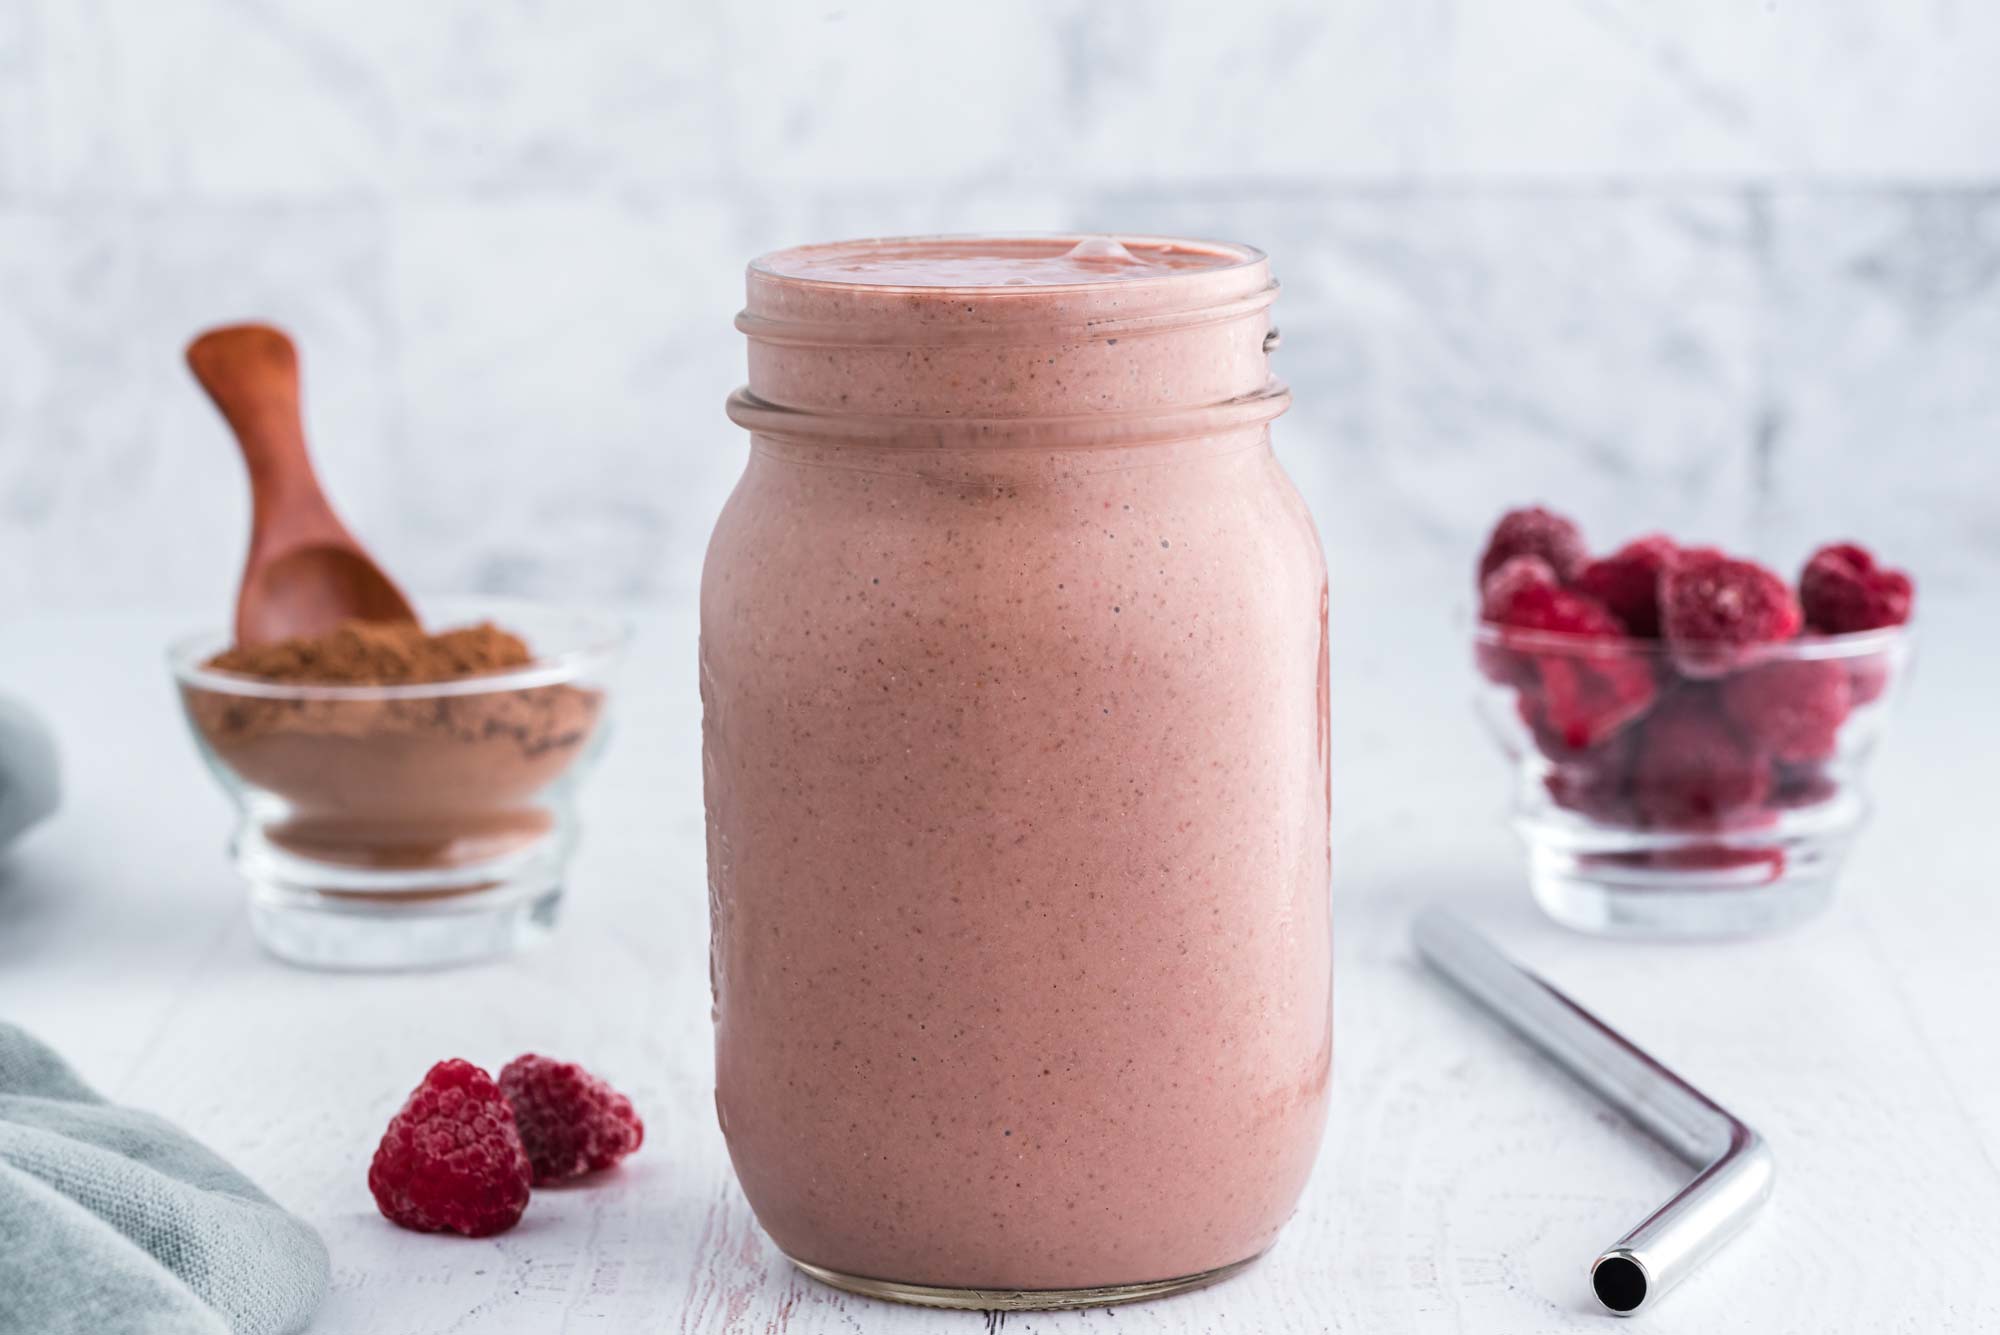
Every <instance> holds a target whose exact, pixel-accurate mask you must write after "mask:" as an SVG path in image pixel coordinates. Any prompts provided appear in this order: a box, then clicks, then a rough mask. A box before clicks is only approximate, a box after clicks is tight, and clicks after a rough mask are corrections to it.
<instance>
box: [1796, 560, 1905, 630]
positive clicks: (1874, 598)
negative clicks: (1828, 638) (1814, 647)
mask: <svg viewBox="0 0 2000 1335" xmlns="http://www.w3.org/2000/svg"><path fill="white" fill-rule="evenodd" d="M1915 598H1916V585H1915V584H1914V583H1913V582H1912V581H1911V579H1910V577H1909V576H1908V575H1906V574H1904V573H1903V572H1902V571H1900V570H1890V569H1887V568H1886V567H1883V566H1880V565H1877V564H1876V562H1875V554H1874V553H1873V552H1871V551H1869V550H1868V549H1867V548H1866V547H1863V546H1861V545H1859V544H1858V543H1852V542H1839V543H1834V544H1833V545H1832V546H1828V547H1822V548H1820V549H1819V550H1818V551H1816V552H1814V553H1813V554H1812V558H1811V559H1810V560H1808V561H1807V562H1806V566H1805V569H1804V570H1803V571H1801V572H1800V574H1799V602H1800V604H1801V605H1802V606H1803V607H1804V610H1805V618H1806V624H1807V625H1809V626H1811V627H1812V628H1813V629H1814V630H1819V631H1825V632H1826V633H1827V634H1829V635H1843V634H1846V633H1848V632H1850V631H1861V630H1880V629H1881V628H1883V627H1884V626H1900V625H1902V624H1903V623H1904V622H1906V621H1908V620H1909V619H1910V607H1911V604H1912V603H1913V602H1914V601H1915Z"/></svg>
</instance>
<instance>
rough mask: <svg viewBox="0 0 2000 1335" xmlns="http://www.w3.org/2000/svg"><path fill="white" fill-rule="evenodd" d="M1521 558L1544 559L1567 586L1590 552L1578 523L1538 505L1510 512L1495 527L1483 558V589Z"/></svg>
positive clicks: (1480, 559) (1480, 573) (1480, 579)
mask: <svg viewBox="0 0 2000 1335" xmlns="http://www.w3.org/2000/svg"><path fill="white" fill-rule="evenodd" d="M1517 556H1539V557H1541V558H1542V559H1543V560H1544V561H1547V562H1548V563H1549V567H1550V568H1551V569H1553V570H1554V571H1555V572H1556V578H1557V579H1558V580H1560V581H1562V582H1563V583H1565V584H1567V583H1568V582H1569V581H1570V580H1571V579H1574V578H1575V577H1576V572H1577V571H1578V570H1579V569H1581V568H1582V566H1583V563H1584V562H1585V561H1586V560H1588V559H1589V556H1590V549H1589V548H1587V547H1586V546H1585V545H1584V542H1583V532H1582V531H1581V530H1580V529H1578V528H1577V526H1576V525H1575V524H1574V523H1572V522H1571V521H1569V520H1567V519H1565V518H1563V517H1562V516H1561V515H1559V514H1555V513H1553V512H1551V511H1548V510H1544V509H1542V508H1541V507H1540V506H1539V505H1537V506H1531V507H1530V508H1528V509H1525V510H1509V511H1508V512H1507V513H1506V514H1504V515H1502V516H1500V522H1499V523H1498V524H1496V525H1494V526H1493V536H1492V537H1490V538H1488V539H1487V540H1486V551H1485V552H1484V554H1482V555H1481V556H1480V558H1479V582H1480V584H1481V586H1482V587H1483V586H1484V585H1485V583H1486V580H1487V577H1488V576H1490V575H1492V573H1493V572H1494V571H1496V570H1498V569H1499V568H1500V567H1501V566H1503V565H1505V564H1507V562H1508V561H1510V560H1512V559H1513V558H1515V557H1517Z"/></svg>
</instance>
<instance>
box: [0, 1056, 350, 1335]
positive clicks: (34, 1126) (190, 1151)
mask: <svg viewBox="0 0 2000 1335" xmlns="http://www.w3.org/2000/svg"><path fill="white" fill-rule="evenodd" d="M326 1282H327V1260H326V1246H325V1244H323V1243H322V1242H320V1240H319V1235H318V1234H317V1233H315V1232H313V1230H312V1229H311V1228H310V1227H308V1226H307V1225H306V1224H304V1223H303V1222H301V1221H300V1220H297V1219H294V1218H293V1217H292V1216H290V1215H288V1214H286V1213H285V1212H284V1211H283V1210H281V1209H279V1208H278V1207H277V1205H276V1204H274V1203H273V1202H272V1201H271V1199H270V1198H269V1197H267V1196H265V1195H264V1193H263V1192H261V1191H259V1190H257V1188H256V1187H254V1186H252V1185H251V1183H250V1181H249V1179H248V1178H245V1177H244V1176H243V1175H242V1174H241V1173H238V1172H237V1171H236V1170H235V1169H234V1168H231V1167H230V1166H229V1165H228V1164H226V1163H224V1162H223V1161H222V1160H221V1159H219V1158H217V1157H216V1156H215V1155H214V1154H212V1153H210V1152H209V1151H208V1150H206V1149H204V1148H203V1147H202V1146H200V1145H198V1144H196V1143H195V1142H194V1141H193V1140H191V1139H189V1138H188V1136H187V1135H186V1133H184V1132H182V1131H181V1130H179V1129H178V1128H176V1127H174V1126H172V1125H171V1124H169V1123H168V1122H166V1121H164V1120H162V1119H160V1118H158V1117H155V1116H153V1115H152V1114H151V1113H144V1112H138V1111H136V1110H134V1109H131V1108H120V1107H117V1106H115V1105H113V1104H109V1103H106V1102H105V1101H104V1100H103V1099H102V1098H99V1097H98V1096H97V1094H96V1093H95V1092H93V1091H92V1090H91V1089H90V1087H89V1086H87V1085H85V1084H84V1083H83V1081H81V1080H79V1079H77V1077H76V1074H75V1072H73V1071H71V1070H70V1069H69V1067H68V1066H67V1065H66V1064H65V1063H64V1062H63V1060H62V1058H60V1057H58V1056H57V1055H56V1054H55V1053H53V1052H51V1051H50V1050H49V1049H48V1048H46V1047H44V1046H43V1045H42V1044H40V1043H38V1042H36V1041H35V1040H34V1039H32V1038H30V1037H28V1035H27V1034H25V1033H23V1032H22V1031H21V1030H20V1029H18V1028H16V1027H15V1026H13V1025H10V1024H6V1023H4V1022H0V1335H71V1333H72V1332H74V1333H75V1335H86V1333H87V1335H127V1332H130V1335H142V1333H143V1335H229V1333H230V1332H234V1333H235V1335H283V1332H287V1331H297V1330H303V1329H304V1328H305V1326H306V1323H307V1322H309V1321H310V1320H312V1315H313V1312H314V1311H316V1310H317V1309H318V1307H319V1303H320V1299H321V1298H322V1297H324V1296H325V1294H326Z"/></svg>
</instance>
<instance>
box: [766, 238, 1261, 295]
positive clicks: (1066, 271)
mask: <svg viewBox="0 0 2000 1335" xmlns="http://www.w3.org/2000/svg"><path fill="white" fill-rule="evenodd" d="M1261 258H1263V257H1262V256H1261V255H1260V254H1259V253H1258V252H1257V251H1254V250H1251V249H1250V248H1248V247H1244V246H1231V245H1226V244H1222V243H1199V242H1189V241H1177V240H1163V239H1155V238H1145V237H1124V238H1119V237H1109V236H1084V237H1077V236H1022V237H949V236H946V237H894V238H885V239H879V240H867V241H842V242H837V243H835V244H832V245H822V246H800V247H797V248H795V249H792V250H780V251H776V252H774V253H772V254H769V255H766V256H764V257H763V258H762V259H760V260H758V261H757V262H756V264H755V266H753V267H755V268H758V269H762V270H763V271H765V272H767V273H770V274H774V275H777V276H780V277H784V278H798V279H805V280H807V281H810V282H819V283H841V284H852V285H856V286H866V287H936V288H996V287H999V288H1006V287H1073V286H1078V285H1083V284H1095V283H1116V282H1128V281H1132V280H1135V279H1150V278H1165V277H1171V276H1173V275H1175V274H1182V273H1193V272H1199V271H1205V270H1215V269H1233V268H1237V267H1239V266H1242V265H1245V264H1251V263H1255V262H1256V261H1257V260H1259V259H1261Z"/></svg>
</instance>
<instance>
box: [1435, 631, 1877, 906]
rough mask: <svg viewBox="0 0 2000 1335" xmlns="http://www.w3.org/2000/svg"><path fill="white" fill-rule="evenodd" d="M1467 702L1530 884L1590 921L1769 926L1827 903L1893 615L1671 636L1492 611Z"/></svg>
mask: <svg viewBox="0 0 2000 1335" xmlns="http://www.w3.org/2000/svg"><path fill="white" fill-rule="evenodd" d="M1473 640H1474V659H1475V662H1476V664H1477V666H1478V669H1479V674H1480V676H1481V677H1482V678H1483V679H1484V681H1483V684H1482V686H1481V688H1480V691H1479V696H1478V704H1479V712H1480V715H1481V717H1482V718H1483V719H1484V720H1485V722H1486V724H1487V726H1488V728H1489V730H1490V731H1491V732H1492V733H1493V735H1494V737H1495V738H1496V739H1497V740H1498V741H1499V743H1500V746H1501V748H1502V749H1503V750H1504V751H1505V752H1506V754H1507V756H1508V758H1509V759H1510V760H1511V761H1513V763H1514V768H1515V772H1516V776H1517V787H1516V793H1515V800H1514V824H1515V827H1516V828H1517V829H1518V830H1519V832H1520V834H1521V837H1522V839H1523V840H1524V841H1525V842H1526V844H1527V847H1528V876H1529V883H1530V885H1531V887H1532V889H1533V891H1534V895H1535V899H1536V901H1537V902H1538V903H1539V904H1540V905H1541V906H1542V908H1543V910H1544V911H1545V912H1547V913H1548V914H1549V916H1550V917H1552V918H1554V919H1556V921H1558V922H1561V923H1564V924H1565V925H1567V926H1570V927H1574V928H1577V929H1580V930H1582V931H1586V932H1594V933H1598V934H1602V935H1627V936H1652V937H1665V936H1680V937H1715V936H1736V935H1747V934H1752V933H1757V932H1765V931H1773V930H1776V929H1779V928H1782V927H1785V926H1788V925H1790V924H1792V923H1795V922H1798V921H1800V920H1802V919H1804V918H1806V917H1809V916H1811V915H1812V914H1813V913H1815V912H1817V911H1819V910H1820V909H1821V908H1823V907H1825V905H1826V904H1827V903H1829V902H1830V900H1831V898H1832V894H1833V886H1834V881H1835V878H1836V876H1837V875H1838V873H1839V870H1840V865H1841V862H1842V860H1843V858H1844V857H1845V855H1846V852H1847V848H1848V844H1849V842H1850V841H1851V840H1852V838H1853V837H1854V834H1855V831H1856V830H1857V829H1859V827H1860V826H1861V824H1862V821H1863V818H1864V817H1865V815H1866V812H1867V796H1866V786H1865V784H1866V776H1867V767H1868V760H1869V757H1870V755H1871V754H1872V753H1873V751H1874V749H1875V746H1876V743H1877V742H1879V741H1880V740H1881V737H1882V734H1883V732H1884V729H1885V727H1886V725H1887V721H1888V715H1889V710H1890V707H1891V705H1892V703H1893V702H1894V699H1895V697H1896V695H1897V694H1898V693H1899V690H1900V688H1901V687H1902V684H1903V682H1904V679H1905V678H1906V677H1907V675H1908V672H1909V667H1910V662H1911V657H1912V652H1913V649H1914V636H1913V633H1912V632H1911V630H1910V629H1909V628H1908V627H1891V628H1889V629H1886V630H1876V631H1866V632H1861V633H1857V634H1851V635H1827V636H1806V637H1804V638H1801V639H1797V640H1791V641H1787V642H1785V643H1782V644H1772V645H1759V646H1754V647H1748V648H1746V647H1742V646H1721V645H1709V646H1703V645H1696V646H1680V647H1678V648H1670V647H1669V646H1667V645H1666V644H1664V643H1662V642H1661V641H1658V640H1633V639H1619V640H1606V639H1591V638H1587V637H1584V636H1578V635H1567V634H1556V633H1550V632H1541V631H1521V630H1516V629H1513V628H1511V627H1505V626H1498V625H1494V624H1491V623H1481V624H1479V625H1478V627H1477V628H1476V630H1475V631H1474V635H1473Z"/></svg>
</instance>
